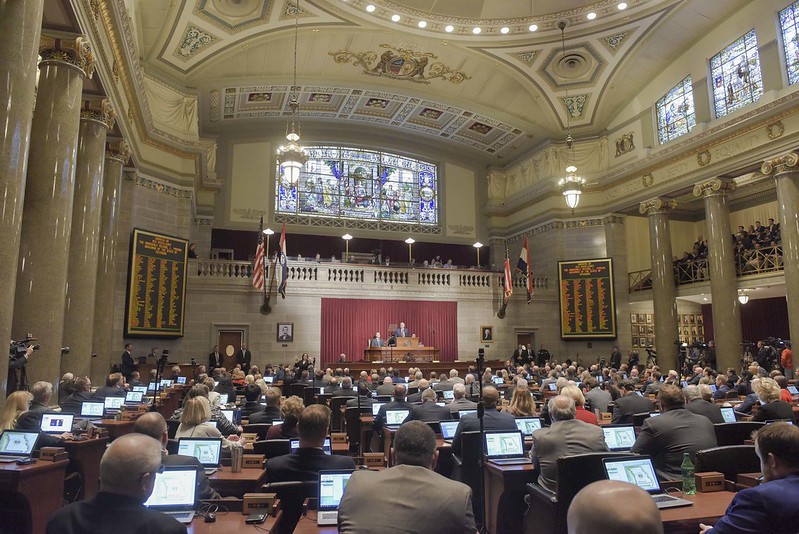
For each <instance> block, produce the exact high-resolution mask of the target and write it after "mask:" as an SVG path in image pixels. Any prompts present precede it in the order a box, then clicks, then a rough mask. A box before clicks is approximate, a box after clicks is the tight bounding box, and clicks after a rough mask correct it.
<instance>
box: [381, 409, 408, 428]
mask: <svg viewBox="0 0 799 534" xmlns="http://www.w3.org/2000/svg"><path fill="white" fill-rule="evenodd" d="M410 413H411V412H410V411H408V410H386V425H388V426H400V425H401V424H402V423H403V421H405V419H406V418H407V417H408V414H410Z"/></svg>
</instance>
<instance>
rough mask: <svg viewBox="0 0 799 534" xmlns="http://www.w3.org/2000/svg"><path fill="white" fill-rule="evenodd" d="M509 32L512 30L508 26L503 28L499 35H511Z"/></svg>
mask: <svg viewBox="0 0 799 534" xmlns="http://www.w3.org/2000/svg"><path fill="white" fill-rule="evenodd" d="M509 32H510V28H508V27H507V26H503V27H502V28H500V30H499V33H501V34H506V33H509Z"/></svg>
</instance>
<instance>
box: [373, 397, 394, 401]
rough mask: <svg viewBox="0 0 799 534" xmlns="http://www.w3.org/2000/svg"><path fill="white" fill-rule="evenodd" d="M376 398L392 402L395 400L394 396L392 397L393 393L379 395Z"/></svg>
mask: <svg viewBox="0 0 799 534" xmlns="http://www.w3.org/2000/svg"><path fill="white" fill-rule="evenodd" d="M375 400H376V401H377V402H391V401H392V400H394V397H392V396H391V395H378V396H377V398H376V399H375Z"/></svg>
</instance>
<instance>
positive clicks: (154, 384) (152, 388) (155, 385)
mask: <svg viewBox="0 0 799 534" xmlns="http://www.w3.org/2000/svg"><path fill="white" fill-rule="evenodd" d="M160 389H161V388H160V387H159V385H158V382H150V383H149V384H148V385H147V391H151V392H155V391H159V390H160Z"/></svg>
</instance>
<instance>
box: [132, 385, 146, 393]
mask: <svg viewBox="0 0 799 534" xmlns="http://www.w3.org/2000/svg"><path fill="white" fill-rule="evenodd" d="M130 390H131V391H139V392H141V393H144V394H145V395H147V386H133V387H132V388H131V389H130Z"/></svg>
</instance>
